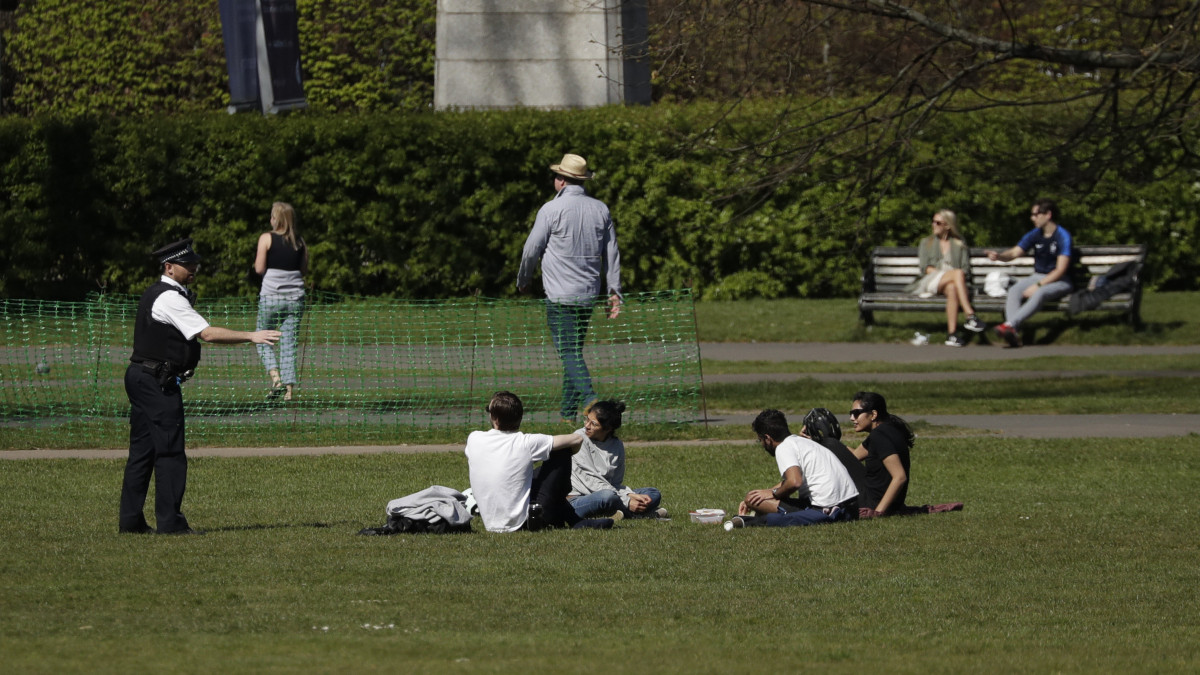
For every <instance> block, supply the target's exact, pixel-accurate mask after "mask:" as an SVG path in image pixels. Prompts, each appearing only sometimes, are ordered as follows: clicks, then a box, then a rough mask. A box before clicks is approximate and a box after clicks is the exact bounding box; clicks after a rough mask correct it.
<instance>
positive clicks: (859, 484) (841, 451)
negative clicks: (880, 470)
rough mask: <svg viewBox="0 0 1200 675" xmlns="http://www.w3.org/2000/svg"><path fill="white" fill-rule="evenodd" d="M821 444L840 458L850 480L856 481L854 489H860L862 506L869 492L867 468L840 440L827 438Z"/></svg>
mask: <svg viewBox="0 0 1200 675" xmlns="http://www.w3.org/2000/svg"><path fill="white" fill-rule="evenodd" d="M819 442H820V444H821V445H823V446H825V447H826V448H827V449H828V450H829V451H830V452H832V453H833V454H834V456H835V457H837V458H838V461H839V462H841V463H842V466H844V467H846V472H847V473H849V474H850V480H852V481H854V487H855V488H857V489H858V498H859V500H860V504H861V500H862V499H864V498H865V494H866V492H867V469H866V467H864V466H863V463H862V462H860V461H858V458H857V457H855V456H854V453H853V452H850V448H847V447H846V446H845V445H843V444H842V442H841V441H839V440H838V439H836V438H831V437H829V436H826V437H824V438H822V439H821V440H820V441H819ZM875 503H876V504H878V503H879V500H875Z"/></svg>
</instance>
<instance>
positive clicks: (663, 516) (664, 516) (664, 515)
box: [654, 506, 671, 520]
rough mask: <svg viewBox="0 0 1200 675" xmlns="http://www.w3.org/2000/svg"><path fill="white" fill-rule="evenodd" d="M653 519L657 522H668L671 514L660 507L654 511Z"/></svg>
mask: <svg viewBox="0 0 1200 675" xmlns="http://www.w3.org/2000/svg"><path fill="white" fill-rule="evenodd" d="M654 517H655V518H658V519H659V520H670V519H671V514H670V513H668V512H667V510H666V509H664V508H663V507H661V506H660V507H658V508H657V509H654Z"/></svg>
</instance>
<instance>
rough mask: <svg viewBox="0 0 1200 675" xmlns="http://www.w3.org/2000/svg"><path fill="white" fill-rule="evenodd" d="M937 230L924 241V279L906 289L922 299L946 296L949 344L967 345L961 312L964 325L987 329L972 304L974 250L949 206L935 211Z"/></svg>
mask: <svg viewBox="0 0 1200 675" xmlns="http://www.w3.org/2000/svg"><path fill="white" fill-rule="evenodd" d="M932 227H933V233H932V234H930V235H929V236H928V237H925V238H924V239H922V240H921V245H920V247H919V248H918V250H917V259H918V261H919V263H918V264H919V266H920V268H921V274H922V276H921V278H920V279H917V280H916V281H914V282H912V283H911V284H909V285H908V286H907V288H905V290H907V291H908V292H909V293H912V294H913V295H918V296H920V297H922V298H931V297H933V296H935V295H944V296H946V331H947V337H946V345H947V346H949V347H965V346H966V344H967V340H966V336H964V335H963V334H962V333H960V332H959V331H958V312H959V310H962V312H963V313H964V314H966V315H967V321H966V323H964V324H963V328H965V329H967V330H969V331H971V332H972V333H982V332H983V331H984V329H986V328H987V326H986V325H984V323H983V322H982V321H980V320H979V317H977V316H975V309H974V308H973V307H971V294H970V289H969V288H968V287H967V277H966V272H965V270H966V269H967V268H968V267H969V266H970V264H971V255H970V251H969V250H968V249H967V244H966V242H964V241H963V238H962V235H961V234H959V232H958V216H956V215H954V212H953V211H951V210H949V209H942V210H941V211H938V212H937V213H935V214H933V226H932Z"/></svg>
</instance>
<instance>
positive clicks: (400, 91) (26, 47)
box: [4, 0, 437, 115]
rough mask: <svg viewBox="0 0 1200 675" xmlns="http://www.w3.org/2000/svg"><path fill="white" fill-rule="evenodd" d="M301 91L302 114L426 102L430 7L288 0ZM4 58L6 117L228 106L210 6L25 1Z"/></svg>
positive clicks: (427, 3)
mask: <svg viewBox="0 0 1200 675" xmlns="http://www.w3.org/2000/svg"><path fill="white" fill-rule="evenodd" d="M296 9H297V12H298V17H297V23H298V28H299V38H300V54H301V57H300V61H301V66H302V68H303V79H304V90H305V96H306V98H307V100H308V103H309V106H310V107H311V108H312V109H314V110H323V111H345V110H369V111H373V112H386V111H392V110H424V109H427V108H429V107H430V106H431V105H432V104H433V65H434V64H433V59H434V45H433V38H434V19H435V17H436V15H437V12H436V5H435V3H434V2H433V0H297V2H296ZM16 18H17V22H16V29H15V30H13V31H12V34H11V37H10V36H9V35H7V34H6V35H5V45H4V47H5V54H4V58H5V59H7V60H8V62H9V63H11V68H12V74H11V75H10V74H9V73H7V72H6V73H5V77H6V78H10V77H11V78H15V80H16V84H15V85H14V88H13V93H12V98H11V101H8V100H6V101H5V106H4V108H5V110H6V111H8V112H12V113H16V114H18V115H33V114H35V113H36V114H39V115H47V114H49V115H88V114H92V115H130V114H151V113H153V114H176V113H181V112H182V113H190V112H200V111H206V110H207V111H217V110H224V109H225V107H226V106H228V105H229V79H228V71H227V69H226V62H225V43H224V41H223V39H222V32H221V17H220V11H219V3H218V2H216V0H106V1H105V2H96V3H85V2H80V1H79V0H37V2H25V3H22V5H21V6H20V8H19V10H18V12H17V14H16Z"/></svg>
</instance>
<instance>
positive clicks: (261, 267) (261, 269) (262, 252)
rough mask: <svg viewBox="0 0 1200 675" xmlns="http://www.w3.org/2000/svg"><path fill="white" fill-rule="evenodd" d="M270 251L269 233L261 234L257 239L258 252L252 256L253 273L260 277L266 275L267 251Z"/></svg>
mask: <svg viewBox="0 0 1200 675" xmlns="http://www.w3.org/2000/svg"><path fill="white" fill-rule="evenodd" d="M269 250H271V233H270V232H263V233H262V236H261V237H259V238H258V251H257V252H256V253H255V254H254V271H255V272H257V273H258V274H259V275H260V276H261V275H263V274H266V273H267V251H269Z"/></svg>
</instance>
